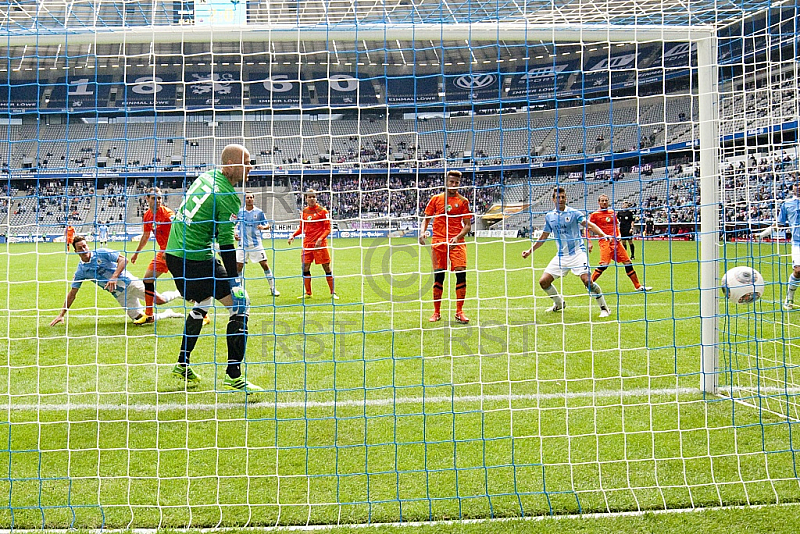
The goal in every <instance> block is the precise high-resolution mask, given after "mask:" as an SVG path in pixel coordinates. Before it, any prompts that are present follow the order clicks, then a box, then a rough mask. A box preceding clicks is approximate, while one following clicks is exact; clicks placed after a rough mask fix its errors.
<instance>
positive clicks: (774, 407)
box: [0, 239, 800, 528]
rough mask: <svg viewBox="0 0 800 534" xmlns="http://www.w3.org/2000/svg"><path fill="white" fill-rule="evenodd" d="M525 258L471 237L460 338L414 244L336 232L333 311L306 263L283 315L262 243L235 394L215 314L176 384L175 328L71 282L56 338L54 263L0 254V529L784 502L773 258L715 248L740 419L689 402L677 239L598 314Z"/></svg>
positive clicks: (693, 315) (278, 262) (782, 321)
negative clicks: (436, 307)
mask: <svg viewBox="0 0 800 534" xmlns="http://www.w3.org/2000/svg"><path fill="white" fill-rule="evenodd" d="M265 245H269V243H268V242H265ZM117 246H118V247H121V246H122V244H117ZM528 246H529V242H527V241H523V240H505V241H499V240H490V239H481V240H473V241H470V243H469V253H468V254H469V259H470V265H469V271H468V289H467V299H468V300H467V303H466V306H465V312H466V314H467V315H468V316H469V317H470V318H471V322H470V324H469V325H466V326H465V325H459V324H456V323H455V321H452V316H453V313H454V311H455V301H454V297H455V295H454V287H453V286H454V283H455V278H454V277H453V276H452V275H449V276H448V281H447V283H446V286H445V287H446V293H445V294H446V296H447V295H449V297H447V299H446V300H445V301H444V303H443V316H444V319H443V321H442V322H440V323H434V324H432V323H429V322H428V317H429V316H430V314H431V312H432V305H431V303H430V298H431V294H430V285H431V282H432V279H431V274H430V265H429V261H430V260H429V257H428V256H426V250H425V249H420V247H418V246H417V245H416V244H415V242H414V241H413V240H409V239H393V240H392V241H391V242H389V241H388V240H375V241H371V240H362V241H359V240H348V239H339V240H336V241H335V242H334V244H333V268H334V274H335V276H336V290H337V293H338V294H339V296H340V297H341V298H340V300H338V301H335V302H333V301H331V300H330V298H329V297H328V296H327V294H328V289H327V284H326V283H325V280H324V278H323V277H322V270H321V268H319V267H318V266H313V267H312V274H313V275H315V278H314V280H313V285H314V297H313V299H311V300H308V301H305V302H304V301H302V300H298V299H297V298H296V297H298V296H299V295H300V294H301V287H302V281H301V278H300V265H299V258H298V256H299V251H298V249H297V248H289V247H286V245H285V243H284V242H280V243H278V242H276V243H275V250H274V252H273V251H272V250H270V254H271V258H270V263H271V265H272V266H273V270H274V272H275V274H276V276H277V277H278V281H277V282H278V288H279V290H280V291H281V293H282V295H281V297H279V298H277V299H275V300H273V298H272V297H271V296H270V295H269V288H268V285H267V282H266V280H265V279H264V278H263V277H262V273H261V271H260V269H259V267H258V266H257V265H255V264H250V265H249V266H248V267H247V269H246V271H245V274H246V276H247V282H246V284H247V289H248V292H249V294H250V296H251V300H252V303H253V307H252V310H251V318H250V333H251V336H250V340H249V344H248V350H247V362H248V365H247V370H246V372H247V377H248V379H249V380H251V381H253V382H255V383H257V384H259V385H261V386H262V387H264V388H266V389H267V392H266V393H264V394H260V395H258V396H252V397H251V398H250V399H249V401H246V400H245V398H244V395H243V394H240V393H228V392H223V391H221V390H222V388H221V381H222V378H223V376H224V368H225V359H226V348H225V342H224V332H225V324H226V322H227V312H226V311H225V310H224V309H223V308H217V309H215V310H214V312H212V314H211V317H212V318H213V319H214V322H213V323H212V324H213V326H209V327H206V328H205V329H204V331H203V334H204V335H203V337H202V338H201V339H200V340H199V342H198V344H197V349H196V350H195V352H194V356H193V358H194V359H193V364H194V365H195V368H196V370H197V372H198V373H200V374H201V375H202V376H203V378H204V380H203V382H202V384H201V385H200V386H199V387H197V388H196V389H191V390H186V389H185V388H184V387H183V386H182V385H181V384H180V383H179V382H176V381H175V380H173V378H172V377H171V375H170V369H171V368H172V366H173V365H174V363H175V360H176V358H177V353H178V348H179V346H180V341H181V333H182V326H183V324H182V321H181V320H179V319H170V320H164V321H160V322H159V323H157V324H156V325H154V326H153V325H151V326H148V327H141V328H140V327H135V326H134V325H132V323H131V321H130V320H129V319H128V318H127V317H126V316H125V315H124V312H123V311H122V310H121V309H120V308H119V307H118V306H117V304H116V302H115V301H114V300H113V299H112V297H111V296H110V295H108V294H107V293H105V292H103V291H101V290H99V289H97V288H96V286H94V284H91V283H84V286H83V288H82V290H81V291H80V293H79V295H78V299H77V300H76V302H75V304H74V305H73V308H72V310H71V311H70V313H69V314H68V316H67V324H66V326H64V325H60V326H57V327H53V328H51V327H49V326H48V325H49V322H50V321H51V320H52V319H53V318H54V317H55V316H56V314H57V313H58V310H59V308H60V306H61V304H62V302H63V299H64V296H65V293H66V290H67V280H68V279H71V277H72V274H73V272H74V266H75V265H76V263H77V261H78V258H77V256H75V255H70V256H68V257H67V256H65V255H64V251H63V244H60V245H59V244H38V245H16V244H15V245H10V246H8V247H6V246H5V245H3V246H2V248H0V272H2V273H4V274H2V275H0V362H2V367H0V373H2V375H0V402H2V404H3V410H2V414H3V415H2V417H3V419H2V423H1V424H0V467H2V469H3V471H4V472H5V473H7V474H6V475H5V476H4V477H2V478H0V503H2V504H0V524H3V525H7V526H12V525H13V526H14V527H19V528H22V527H24V528H34V527H42V526H45V527H51V528H56V527H59V528H63V527H68V526H74V527H86V528H97V527H100V526H101V525H104V526H106V527H119V528H126V527H129V528H153V527H198V528H199V527H214V526H243V525H275V524H284V525H290V524H307V523H320V524H339V523H363V522H367V521H372V522H390V521H400V520H403V521H405V520H409V521H412V520H428V519H455V518H482V517H512V516H520V515H542V514H549V513H556V514H562V513H578V512H605V511H627V510H648V509H653V510H657V509H664V508H684V507H693V506H716V505H726V504H741V503H775V502H786V501H797V500H800V485H798V478H797V471H796V469H795V467H794V466H795V459H796V458H795V451H796V450H797V445H796V440H794V442H793V441H792V427H793V425H792V424H790V423H791V422H793V421H796V420H797V413H796V403H797V401H796V399H795V398H794V396H793V395H796V394H797V392H796V391H795V392H794V393H792V391H794V390H792V389H786V388H785V386H786V384H787V383H788V384H789V385H790V386H792V387H794V386H795V385H796V384H798V382H800V380H798V379H795V376H794V375H793V372H794V369H795V365H794V364H793V363H792V359H791V354H792V353H793V349H794V345H795V344H796V340H795V336H796V326H797V324H798V323H800V319H798V318H795V316H794V315H792V314H787V313H785V312H781V311H780V306H779V302H780V295H781V293H782V291H783V288H782V286H781V284H780V282H781V281H783V280H785V277H786V272H787V271H786V267H785V261H784V258H783V256H782V255H783V254H785V253H786V251H785V250H783V249H782V248H780V249H777V248H773V247H772V246H768V245H761V246H762V247H763V250H761V249H759V250H756V249H753V246H752V245H744V244H743V245H729V246H728V247H727V248H725V249H724V251H725V254H726V255H727V256H728V257H729V258H745V257H759V258H761V259H759V260H758V262H757V263H756V264H755V266H756V267H757V268H759V269H760V270H761V272H762V273H763V274H764V277H765V278H766V279H767V282H768V285H767V292H766V294H765V296H764V298H763V299H762V301H760V302H759V303H758V304H757V305H756V306H751V307H745V306H740V307H731V308H726V306H725V303H724V302H723V303H722V306H721V310H720V311H721V312H722V313H723V314H725V313H726V312H729V314H728V315H724V317H722V318H721V321H720V324H721V328H722V329H723V335H722V337H723V341H724V343H723V345H722V346H721V359H720V362H721V365H723V366H726V367H730V366H731V365H733V366H734V367H736V368H737V369H743V371H741V372H739V373H734V372H727V373H722V374H721V375H720V384H721V385H722V386H729V387H734V388H736V387H742V386H743V385H747V384H750V385H751V386H752V385H753V384H755V385H763V386H767V388H766V389H765V390H764V391H766V392H767V393H765V394H764V395H763V398H762V397H758V398H756V397H754V398H750V399H745V400H747V401H748V403H749V404H750V406H747V405H744V404H742V403H733V402H731V401H730V400H729V399H728V397H727V396H720V397H708V398H704V397H703V395H702V393H701V392H700V390H699V384H700V374H699V369H700V363H699V359H700V357H699V354H700V346H699V343H700V306H699V300H698V299H699V291H698V289H697V288H698V276H699V267H698V262H697V257H698V254H699V248H698V244H697V243H694V242H672V243H670V242H650V241H648V242H645V243H641V242H637V254H636V255H637V261H636V263H635V266H636V268H637V271H638V274H639V277H640V278H641V279H642V281H643V282H645V283H646V284H647V285H651V286H654V287H655V291H653V292H652V293H647V294H641V293H636V292H633V291H632V285H631V284H630V282H629V280H628V279H627V277H626V276H625V272H624V270H623V269H622V268H621V267H617V268H613V267H612V268H610V269H609V270H608V271H606V273H605V274H604V275H603V277H602V278H601V279H600V280H599V283H600V285H601V286H602V288H603V290H604V291H605V292H606V294H607V298H608V301H609V305H610V307H611V308H612V317H611V318H609V319H599V318H598V313H599V310H598V308H597V306H596V304H595V303H594V301H593V300H591V299H590V298H589V297H588V296H587V295H586V293H585V290H584V288H583V286H582V285H581V284H580V281H579V280H578V279H577V277H574V276H571V275H570V276H568V277H566V278H565V279H563V287H562V286H561V285H560V284H561V282H559V287H560V288H561V289H562V290H563V293H564V294H565V295H567V303H568V306H567V308H566V310H565V311H564V312H563V314H552V313H547V312H545V310H546V308H547V307H549V306H550V305H551V301H550V300H549V299H548V298H546V296H545V295H544V293H543V292H542V291H541V289H539V288H538V285H537V284H536V281H537V279H538V277H539V275H540V274H541V272H542V269H543V268H544V266H545V265H546V264H547V262H548V261H549V260H550V258H551V257H552V255H553V253H554V251H555V248H554V246H553V245H552V244H548V245H546V246H545V247H543V248H542V249H540V250H538V251H537V252H536V253H535V255H534V258H533V266H534V268H533V269H532V268H531V261H530V260H523V259H522V258H521V255H520V254H521V252H522V250H524V249H525V248H527V247H528ZM125 247H126V250H128V253H129V255H130V253H131V252H132V251H133V248H134V245H133V244H130V243H128V244H125ZM150 257H151V255H149V254H143V255H142V257H141V258H140V260H139V262H138V263H137V265H133V266H130V269H131V271H132V272H133V273H134V274H137V275H139V276H141V275H142V274H143V272H144V269H145V267H146V266H147V263H148V262H149V260H150ZM597 257H598V256H597V251H595V253H594V254H593V255H592V256H591V258H592V260H594V261H596V260H597ZM733 263H735V262H732V263H731V265H730V266H732V265H733ZM740 263H741V262H740ZM158 287H159V288H161V289H162V290H167V289H173V288H174V285H173V284H172V282H171V280H169V279H168V278H161V279H159V285H158ZM182 302H183V301H175V302H174V303H172V304H171V305H172V306H176V307H179V308H178V309H182ZM776 302H777V303H778V304H776ZM179 303H180V304H179ZM795 361H796V357H795ZM753 377H755V378H753ZM748 381H749V382H748ZM781 381H782V382H781ZM781 383H783V384H784V391H781V387H780V384H781ZM781 414H783V415H781Z"/></svg>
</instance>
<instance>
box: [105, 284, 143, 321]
mask: <svg viewBox="0 0 800 534" xmlns="http://www.w3.org/2000/svg"><path fill="white" fill-rule="evenodd" d="M112 295H114V298H115V299H117V302H119V305H120V306H122V307H123V308H125V313H127V314H128V317H130V318H131V319H136V318H137V317H139V316H140V315H141V314H142V313H143V311H144V306H143V305H142V302H141V301H142V300H144V282H142V281H141V280H133V281H132V282H131V283H130V284H128V285H127V286H126V287H125V288H124V289H117V291H114V292H113V293H112Z"/></svg>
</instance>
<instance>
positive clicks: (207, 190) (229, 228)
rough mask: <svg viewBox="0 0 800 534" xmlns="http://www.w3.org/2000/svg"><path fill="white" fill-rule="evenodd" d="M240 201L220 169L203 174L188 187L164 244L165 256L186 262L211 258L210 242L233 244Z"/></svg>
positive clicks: (212, 255) (212, 253) (212, 252)
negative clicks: (179, 258)
mask: <svg viewBox="0 0 800 534" xmlns="http://www.w3.org/2000/svg"><path fill="white" fill-rule="evenodd" d="M241 206H242V201H241V199H240V198H239V195H238V194H237V193H236V190H235V189H234V188H233V186H232V185H231V183H230V182H229V181H228V179H227V178H226V177H225V175H224V174H222V172H221V171H219V170H214V171H210V172H204V173H203V174H201V175H200V176H198V177H197V179H196V180H195V181H194V183H192V185H190V186H189V189H188V191H186V195H185V197H184V199H183V203H182V204H181V206H180V207H179V208H178V211H177V212H175V220H173V222H172V229H171V230H170V233H169V241H168V242H167V249H166V252H167V254H171V255H173V256H178V257H185V258H186V259H189V260H207V259H210V258H213V257H214V251H213V249H212V246H211V245H212V242H213V241H214V239H215V238H216V241H217V243H218V244H220V245H232V244H233V243H234V237H233V232H234V228H235V226H236V214H237V213H239V209H241Z"/></svg>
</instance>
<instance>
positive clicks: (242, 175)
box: [165, 144, 263, 393]
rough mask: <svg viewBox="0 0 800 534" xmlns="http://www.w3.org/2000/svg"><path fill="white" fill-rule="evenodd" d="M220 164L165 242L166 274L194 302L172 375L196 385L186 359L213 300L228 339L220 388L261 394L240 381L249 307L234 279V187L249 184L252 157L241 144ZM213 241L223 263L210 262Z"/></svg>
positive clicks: (189, 194) (190, 193)
mask: <svg viewBox="0 0 800 534" xmlns="http://www.w3.org/2000/svg"><path fill="white" fill-rule="evenodd" d="M221 159H222V167H221V168H219V169H215V170H213V171H209V172H205V173H203V174H201V175H200V176H198V177H197V179H196V180H195V181H194V183H192V185H191V186H189V189H188V190H187V191H186V194H185V195H184V200H183V203H182V204H181V205H180V207H179V208H178V211H177V213H176V214H175V219H174V220H173V222H172V230H171V231H170V234H169V241H168V242H167V248H166V251H165V252H166V254H165V259H166V261H167V267H168V268H169V272H170V273H172V277H173V278H174V279H175V285H176V286H177V288H178V291H180V293H181V295H182V296H183V298H184V299H186V300H187V301H191V302H193V303H194V307H193V308H192V310H191V311H190V312H189V314H188V316H187V317H186V325H185V327H184V331H183V341H182V342H181V350H180V354H179V355H178V363H177V365H175V367H174V368H173V369H172V373H173V374H174V375H175V376H177V377H178V378H180V379H181V380H184V381H185V382H186V384H187V385H189V386H194V385H196V384H197V383H199V382H200V380H201V378H200V376H199V375H198V374H197V373H196V372H195V371H194V370H193V369H192V368H191V367H190V366H189V364H190V363H191V362H190V358H191V354H192V350H193V349H194V347H195V345H196V344H197V338H198V336H199V335H200V331H201V330H202V328H203V319H204V318H205V316H206V314H207V313H208V309H209V308H210V307H211V306H212V305H213V303H214V299H216V300H218V301H220V302H221V303H222V304H223V305H224V306H226V307H227V308H228V310H229V312H230V319H229V320H228V326H227V335H226V341H227V345H228V367H227V369H226V371H225V374H226V376H225V379H224V381H223V387H224V388H225V389H228V390H232V391H244V392H246V393H251V392H255V391H263V389H262V388H260V387H259V386H257V385H255V384H252V383H250V382H248V381H247V380H246V378H245V377H244V376H242V369H241V366H242V363H243V361H244V353H245V347H246V345H247V318H248V315H249V306H250V302H249V299H248V298H247V293H245V291H244V289H243V288H242V286H241V285H240V282H239V281H238V279H237V278H235V277H236V247H235V246H234V226H235V224H236V214H237V213H239V209H240V208H241V205H242V203H241V200H240V198H239V195H238V194H237V193H236V190H235V189H234V186H236V185H239V184H241V185H244V184H245V183H246V182H247V175H248V174H250V170H251V169H252V166H251V165H250V152H248V150H247V149H246V148H245V147H243V146H241V145H234V144H232V145H228V146H226V147H225V148H224V149H223V150H222V156H221ZM215 239H216V241H217V244H218V245H219V251H220V252H219V255H220V257H221V258H222V263H220V261H219V260H217V259H216V258H214V253H213V249H212V246H213V243H212V242H213V241H214V240H215Z"/></svg>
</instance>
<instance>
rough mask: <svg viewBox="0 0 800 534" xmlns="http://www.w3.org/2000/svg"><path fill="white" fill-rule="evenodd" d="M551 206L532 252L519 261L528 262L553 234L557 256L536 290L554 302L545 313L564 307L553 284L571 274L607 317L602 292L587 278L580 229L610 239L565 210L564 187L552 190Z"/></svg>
mask: <svg viewBox="0 0 800 534" xmlns="http://www.w3.org/2000/svg"><path fill="white" fill-rule="evenodd" d="M553 202H555V205H556V208H555V209H554V210H552V211H548V212H547V213H546V214H545V216H544V230H543V231H542V235H540V236H539V239H537V240H536V242H535V243H534V244H533V246H531V248H529V249H528V250H526V251H525V252H523V253H522V257H523V258H527V257H528V256H530V255H531V254H533V251H534V250H536V249H537V248H539V247H541V246H542V245H543V244H544V242H545V241H546V240H547V238H548V237H550V234H553V238H554V239H555V240H556V245H557V246H558V252H557V253H556V255H555V257H553V259H552V260H550V263H549V264H548V265H547V268H545V270H544V273H543V274H542V277H541V278H540V279H539V286H541V288H542V289H543V290H544V292H545V293H547V294H548V295H549V296H550V298H551V299H553V302H554V304H553V307H552V308H548V311H552V312H559V311H561V310H563V309H564V308H565V307H566V305H567V304H566V302H564V299H563V298H562V297H561V295H559V294H558V291H557V290H556V288H555V287H553V281H554V280H555V279H556V278H559V277H561V276H564V275H565V274H567V272H569V271H572V273H573V274H575V275H577V276H580V278H581V280H582V281H583V285H585V286H586V289H588V290H589V292H590V293H592V294H593V295H594V298H595V299H597V303H598V304H599V305H600V317H608V316H609V315H610V312H609V310H608V306H607V305H606V299H605V297H604V296H603V291H602V290H601V289H600V286H598V285H597V284H596V283H594V282H592V281H591V279H590V278H589V257H588V256H587V254H586V246H585V245H584V243H583V232H582V230H581V229H582V228H589V230H591V231H592V233H593V234H595V235H597V236H599V237H600V239H608V238H609V236H607V235H606V234H605V233H603V231H602V230H601V229H600V228H598V226H597V225H596V224H594V223H593V222H589V221H588V220H587V219H586V216H585V215H584V214H583V212H581V211H578V210H576V209H573V208H570V207H569V206H567V192H566V191H565V190H564V188H563V187H556V188H555V189H554V190H553Z"/></svg>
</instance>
